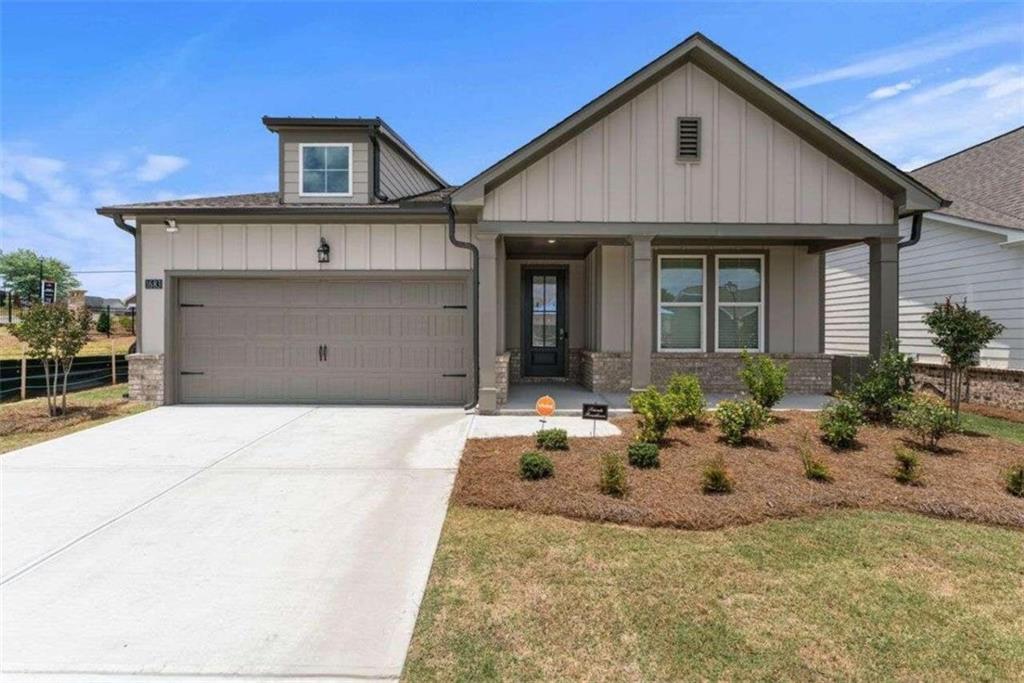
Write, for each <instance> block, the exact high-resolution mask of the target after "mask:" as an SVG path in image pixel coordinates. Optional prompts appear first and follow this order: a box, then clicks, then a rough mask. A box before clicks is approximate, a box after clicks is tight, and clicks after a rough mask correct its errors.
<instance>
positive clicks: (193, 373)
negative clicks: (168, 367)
mask: <svg viewBox="0 0 1024 683" xmlns="http://www.w3.org/2000/svg"><path fill="white" fill-rule="evenodd" d="M181 374H182V375H205V374H206V373H205V372H190V371H189V370H182V371H181Z"/></svg>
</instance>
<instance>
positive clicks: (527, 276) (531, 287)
mask: <svg viewBox="0 0 1024 683" xmlns="http://www.w3.org/2000/svg"><path fill="white" fill-rule="evenodd" d="M565 339H566V330H565V270H564V269H562V268H524V269H523V349H524V353H523V374H524V375H525V376H527V377H564V376H565Z"/></svg>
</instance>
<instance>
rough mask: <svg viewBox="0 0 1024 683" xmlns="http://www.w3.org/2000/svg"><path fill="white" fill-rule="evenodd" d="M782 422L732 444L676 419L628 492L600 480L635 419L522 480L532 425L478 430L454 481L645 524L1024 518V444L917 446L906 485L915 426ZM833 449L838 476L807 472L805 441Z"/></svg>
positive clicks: (786, 417) (461, 490) (1009, 521)
mask: <svg viewBox="0 0 1024 683" xmlns="http://www.w3.org/2000/svg"><path fill="white" fill-rule="evenodd" d="M775 415H776V423H775V424H773V425H772V426H771V427H770V428H768V429H767V430H765V431H764V432H762V433H761V434H760V435H759V437H760V438H758V439H756V440H754V441H753V442H752V443H750V444H748V445H746V446H744V447H740V448H734V447H731V446H728V445H726V444H725V443H723V442H721V441H720V440H719V432H718V429H717V428H715V427H714V426H712V425H710V424H709V425H707V426H705V427H702V428H696V429H695V428H673V429H672V430H671V431H670V432H669V435H668V439H667V441H666V443H665V444H664V445H663V447H662V450H661V467H660V468H659V469H653V470H639V469H635V468H632V467H630V468H628V478H629V479H628V481H629V492H628V493H627V495H626V496H625V497H624V498H622V499H617V498H612V497H609V496H606V495H603V494H602V493H601V492H600V491H599V490H598V477H599V460H600V456H601V455H602V454H604V453H607V452H608V451H614V452H617V453H621V454H623V457H625V452H626V446H627V445H628V444H629V442H630V440H631V439H632V438H633V430H634V425H635V419H634V418H633V417H632V416H627V417H623V418H619V419H617V420H615V424H616V425H618V426H619V428H621V429H622V430H623V434H622V436H618V437H605V438H575V439H570V445H569V447H570V450H569V451H561V452H557V451H556V452H552V453H550V455H551V457H552V460H553V461H554V463H555V476H554V477H552V478H550V479H546V480H541V481H522V480H520V479H519V476H518V463H519V456H520V455H521V454H522V453H523V452H524V451H527V450H536V448H535V445H534V442H533V438H532V437H515V438H502V439H471V440H469V441H468V442H467V444H466V450H465V453H464V454H463V456H462V462H461V465H460V467H459V473H458V477H457V478H456V481H455V490H454V493H453V500H454V501H455V502H457V503H461V504H465V505H475V506H479V507H489V508H503V509H516V510H525V511H529V512H538V513H544V514H556V515H562V516H566V517H571V518H576V519H586V520H595V521H604V522H614V523H623V524H635V525H642V526H668V527H677V528H686V529H715V528H721V527H727V526H734V525H740V524H751V523H754V522H759V521H762V520H766V519H777V518H788V517H797V516H802V515H808V514H814V513H818V512H822V511H826V510H835V509H841V508H868V509H879V510H902V511H911V512H918V513H923V514H927V515H932V516H936V517H944V518H953V519H962V520H968V521H974V522H983V523H988V524H997V525H1002V526H1012V527H1021V528H1024V499H1021V498H1016V497H1014V496H1011V495H1010V494H1009V493H1008V492H1007V491H1006V489H1005V488H1004V473H1005V472H1006V470H1007V469H1008V468H1009V467H1010V465H1011V464H1013V463H1015V462H1021V461H1024V445H1021V444H1016V443H1013V442H1010V441H1005V440H1002V439H996V438H993V437H988V436H982V435H977V434H970V433H967V434H960V435H954V436H950V437H947V438H946V439H943V441H942V444H941V445H942V447H943V450H942V451H941V452H937V453H932V452H929V451H925V450H919V451H918V452H919V453H920V455H921V461H922V465H923V472H924V477H923V480H924V485H923V486H919V487H915V486H903V485H901V484H898V483H897V482H896V481H895V480H894V479H893V477H892V471H893V468H894V466H895V460H894V457H893V449H894V447H895V446H898V445H900V446H905V447H909V448H913V449H916V446H915V445H914V444H913V443H912V442H911V441H910V440H909V438H908V434H907V433H906V432H905V431H903V430H899V429H895V428H888V427H883V426H864V427H862V428H861V430H860V432H859V434H858V444H857V447H856V448H854V449H853V450H849V451H841V452H836V451H833V450H832V449H831V448H829V447H828V446H827V445H826V444H824V443H822V442H821V441H820V440H819V438H818V437H819V434H820V431H819V429H818V425H817V414H816V413H809V412H785V413H776V414H775ZM801 443H806V444H807V445H808V447H809V448H810V449H811V450H812V452H813V453H814V454H815V455H816V456H818V457H819V458H821V459H822V460H824V461H825V462H826V463H827V465H828V467H829V470H830V471H831V474H832V476H833V477H834V481H833V482H832V483H818V482H813V481H810V480H808V479H807V478H806V477H805V476H804V471H803V465H802V463H801V460H800V455H799V451H798V449H799V447H800V444H801ZM719 456H721V457H722V459H723V460H724V462H725V464H726V467H727V469H728V470H729V472H730V474H731V475H732V478H733V480H734V481H735V484H736V486H735V490H734V492H733V493H732V494H728V495H705V494H703V493H701V491H700V480H701V472H702V470H703V468H704V465H705V464H706V463H707V462H708V461H709V460H712V459H714V458H717V457H719Z"/></svg>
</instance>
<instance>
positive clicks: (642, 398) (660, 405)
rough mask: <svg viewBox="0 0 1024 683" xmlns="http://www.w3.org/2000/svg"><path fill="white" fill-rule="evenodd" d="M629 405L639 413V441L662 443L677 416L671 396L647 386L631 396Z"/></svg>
mask: <svg viewBox="0 0 1024 683" xmlns="http://www.w3.org/2000/svg"><path fill="white" fill-rule="evenodd" d="M629 407H630V408H632V409H633V412H634V413H636V415H637V437H636V438H637V441H646V442H647V443H661V441H662V440H663V439H664V438H665V434H666V432H668V428H669V427H671V426H672V420H673V419H674V417H675V416H674V413H673V407H672V401H671V400H670V399H669V397H668V396H667V395H666V394H662V393H661V392H660V391H658V390H657V389H655V388H654V387H647V388H646V389H644V390H643V391H641V392H638V393H636V394H633V395H632V396H630V397H629Z"/></svg>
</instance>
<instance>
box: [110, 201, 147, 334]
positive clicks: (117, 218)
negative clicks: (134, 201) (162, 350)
mask: <svg viewBox="0 0 1024 683" xmlns="http://www.w3.org/2000/svg"><path fill="white" fill-rule="evenodd" d="M110 218H111V220H113V221H114V225H116V226H117V227H119V228H120V229H121V230H124V231H125V232H126V233H128V234H129V235H131V236H132V239H133V240H134V242H135V243H134V244H133V245H132V246H133V247H134V249H133V251H134V252H135V353H141V352H142V291H141V290H142V288H141V287H140V286H139V285H141V284H142V249H141V246H142V245H141V244H139V228H138V226H136V225H128V224H127V223H125V222H124V215H123V214H120V213H115V214H114V215H112V216H111V217H110Z"/></svg>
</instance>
